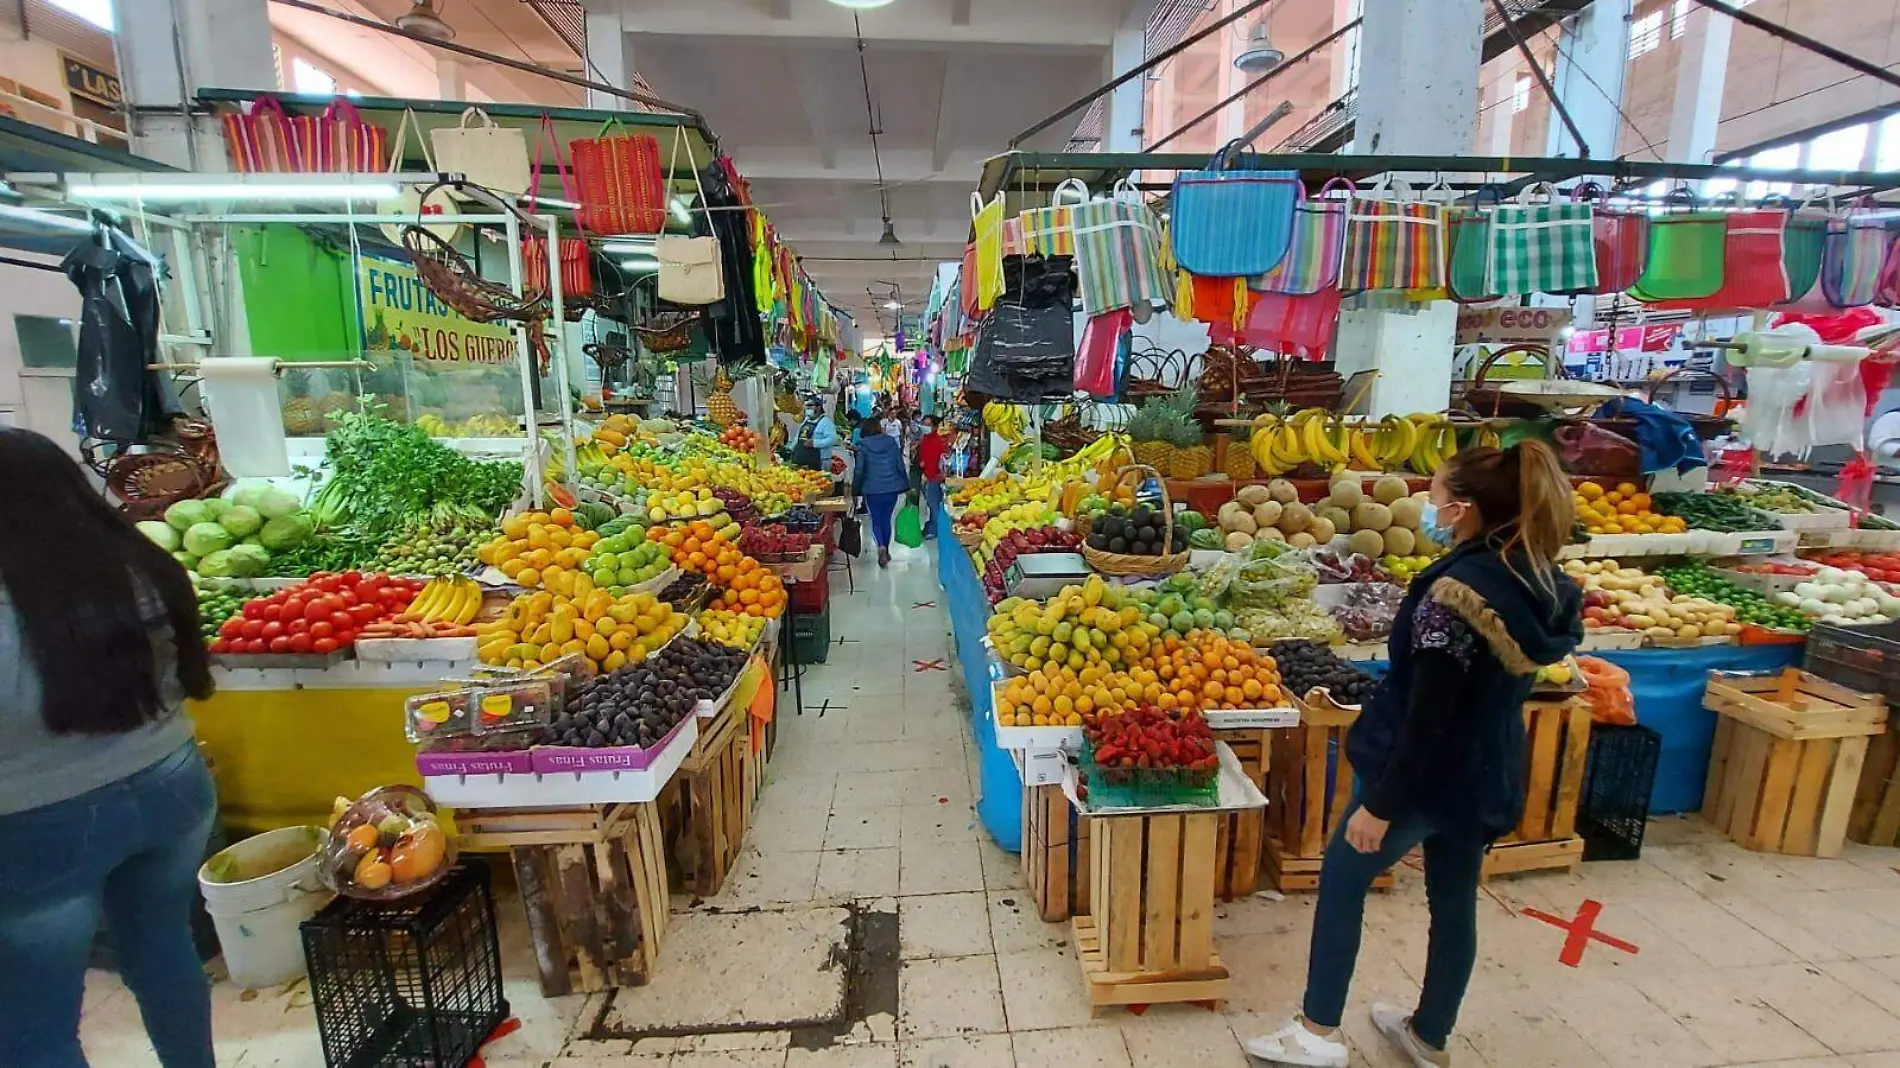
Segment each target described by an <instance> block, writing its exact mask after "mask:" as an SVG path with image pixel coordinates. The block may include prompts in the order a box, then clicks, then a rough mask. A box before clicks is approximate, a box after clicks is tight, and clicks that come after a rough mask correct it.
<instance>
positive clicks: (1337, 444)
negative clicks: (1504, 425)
mask: <svg viewBox="0 0 1900 1068" xmlns="http://www.w3.org/2000/svg"><path fill="white" fill-rule="evenodd" d="M1458 433H1459V431H1458V428H1456V427H1454V426H1453V425H1452V424H1451V423H1450V422H1449V421H1448V420H1447V419H1446V418H1445V416H1444V415H1442V414H1440V413H1436V412H1420V413H1415V414H1413V415H1388V416H1386V417H1385V418H1384V419H1382V420H1381V421H1379V422H1378V423H1376V424H1371V423H1365V424H1352V423H1347V422H1345V421H1342V420H1340V419H1339V418H1338V417H1337V416H1335V415H1333V414H1332V413H1331V412H1328V411H1326V410H1325V409H1323V408H1304V409H1301V410H1300V411H1298V412H1295V413H1293V414H1292V415H1290V416H1285V417H1280V416H1274V415H1262V416H1260V417H1259V418H1257V419H1255V420H1254V425H1253V429H1252V431H1251V433H1250V434H1249V436H1248V446H1247V448H1248V451H1249V452H1250V453H1252V454H1253V459H1254V465H1255V467H1256V468H1257V469H1258V473H1260V474H1263V475H1267V476H1270V477H1274V476H1279V475H1284V474H1288V473H1290V472H1292V471H1294V470H1295V469H1296V468H1301V467H1317V468H1319V469H1321V470H1324V471H1330V472H1333V473H1334V474H1337V473H1339V472H1342V471H1345V470H1348V469H1352V470H1357V471H1366V472H1371V471H1399V470H1403V469H1405V468H1408V467H1409V468H1410V469H1411V470H1412V471H1414V472H1417V473H1418V474H1421V475H1431V474H1432V473H1433V472H1435V471H1437V470H1438V468H1439V467H1440V466H1441V465H1442V464H1443V463H1444V462H1445V459H1446V458H1447V457H1449V456H1450V455H1451V454H1452V453H1454V452H1457V451H1458V446H1459V441H1458ZM1466 433H1467V435H1468V437H1469V439H1470V441H1471V442H1473V443H1475V444H1479V445H1489V446H1496V445H1497V444H1498V440H1499V439H1498V434H1497V432H1496V431H1495V430H1493V429H1491V428H1490V427H1489V426H1488V425H1486V426H1481V427H1477V428H1475V429H1472V430H1469V431H1467V432H1466Z"/></svg>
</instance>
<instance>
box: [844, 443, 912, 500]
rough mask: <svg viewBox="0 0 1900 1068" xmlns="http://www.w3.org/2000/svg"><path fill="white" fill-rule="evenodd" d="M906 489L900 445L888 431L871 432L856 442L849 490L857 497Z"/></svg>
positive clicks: (907, 476) (908, 482) (907, 486)
mask: <svg viewBox="0 0 1900 1068" xmlns="http://www.w3.org/2000/svg"><path fill="white" fill-rule="evenodd" d="M908 489H910V472H909V470H908V469H906V468H905V466H904V448H903V446H901V445H899V444H898V443H897V439H895V438H893V437H891V436H890V435H889V434H871V435H868V436H867V437H865V439H864V440H863V441H862V442H861V443H860V444H859V445H858V474H857V478H856V479H855V486H854V487H853V492H855V493H856V494H857V495H858V496H860V497H870V496H875V495H877V494H880V493H903V492H904V491H906V490H908Z"/></svg>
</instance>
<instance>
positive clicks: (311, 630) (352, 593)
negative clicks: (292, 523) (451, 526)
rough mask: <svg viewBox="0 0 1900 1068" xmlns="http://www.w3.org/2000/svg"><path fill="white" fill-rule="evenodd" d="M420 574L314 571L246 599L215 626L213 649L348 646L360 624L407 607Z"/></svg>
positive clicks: (322, 651)
mask: <svg viewBox="0 0 1900 1068" xmlns="http://www.w3.org/2000/svg"><path fill="white" fill-rule="evenodd" d="M423 583H424V580H423V579H401V578H391V577H390V576H388V575H383V574H364V573H362V572H360V571H345V572H342V573H340V574H332V573H330V572H323V571H319V572H317V573H316V574H314V575H311V576H310V578H309V579H308V580H306V581H304V582H301V583H298V584H297V585H295V586H291V587H289V588H287V589H282V590H278V591H277V592H276V593H273V594H271V595H269V596H268V597H258V598H256V599H254V600H251V601H247V602H245V604H244V607H243V608H242V609H240V610H239V612H238V614H237V615H235V616H232V617H231V618H230V619H227V620H225V621H224V623H223V624H222V625H221V626H219V628H218V637H217V640H216V641H213V642H212V643H211V652H212V653H214V654H239V653H280V654H281V653H311V654H315V655H318V656H323V655H327V654H329V653H333V652H336V651H337V650H338V649H347V648H349V647H350V645H351V644H352V643H354V642H355V641H356V638H357V635H358V634H360V633H361V632H362V631H363V628H365V627H367V626H369V625H371V624H373V623H379V622H387V621H390V620H394V619H395V618H396V617H397V616H400V615H402V614H403V612H405V611H407V610H408V608H409V603H410V602H411V601H414V600H415V599H416V594H417V592H418V591H420V590H421V589H422V587H423Z"/></svg>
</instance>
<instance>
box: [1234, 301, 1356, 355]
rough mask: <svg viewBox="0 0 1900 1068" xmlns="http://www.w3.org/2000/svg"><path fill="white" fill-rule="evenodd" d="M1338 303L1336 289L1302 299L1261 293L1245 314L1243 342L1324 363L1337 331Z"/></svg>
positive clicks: (1242, 333)
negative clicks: (1245, 322)
mask: <svg viewBox="0 0 1900 1068" xmlns="http://www.w3.org/2000/svg"><path fill="white" fill-rule="evenodd" d="M1339 300H1340V293H1339V287H1338V286H1327V287H1326V288H1325V289H1322V290H1320V291H1319V292H1317V293H1308V294H1305V295H1301V296H1295V295H1292V294H1288V293H1262V294H1260V295H1259V299H1258V300H1256V301H1255V302H1254V305H1253V308H1252V310H1250V311H1249V312H1248V313H1247V325H1246V327H1245V328H1244V329H1243V330H1242V332H1241V337H1242V340H1244V341H1246V342H1247V343H1248V344H1249V345H1252V346H1254V347H1255V348H1260V349H1270V350H1272V351H1274V352H1279V353H1283V354H1287V355H1296V356H1300V357H1302V358H1304V359H1307V360H1323V359H1325V358H1326V350H1327V349H1328V348H1330V347H1331V346H1332V343H1333V334H1334V332H1335V331H1337V330H1338V328H1339Z"/></svg>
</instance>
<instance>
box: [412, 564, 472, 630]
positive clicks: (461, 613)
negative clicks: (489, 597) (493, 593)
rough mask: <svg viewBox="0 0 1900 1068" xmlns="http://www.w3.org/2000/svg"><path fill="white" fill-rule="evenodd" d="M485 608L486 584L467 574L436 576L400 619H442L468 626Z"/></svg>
mask: <svg viewBox="0 0 1900 1068" xmlns="http://www.w3.org/2000/svg"><path fill="white" fill-rule="evenodd" d="M481 610H482V587H481V584H480V583H477V582H476V581H475V580H474V579H472V578H469V577H468V576H467V575H443V576H440V577H438V578H432V579H430V580H429V581H428V583H427V584H426V585H424V586H423V587H422V592H421V593H418V594H416V599H415V600H414V601H412V602H410V604H409V610H408V611H407V612H404V613H403V614H402V615H400V616H398V617H397V622H399V623H440V624H445V625H448V626H454V627H466V626H468V625H469V624H470V623H471V622H473V621H474V619H475V616H476V615H477V614H478V613H479V612H481Z"/></svg>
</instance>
